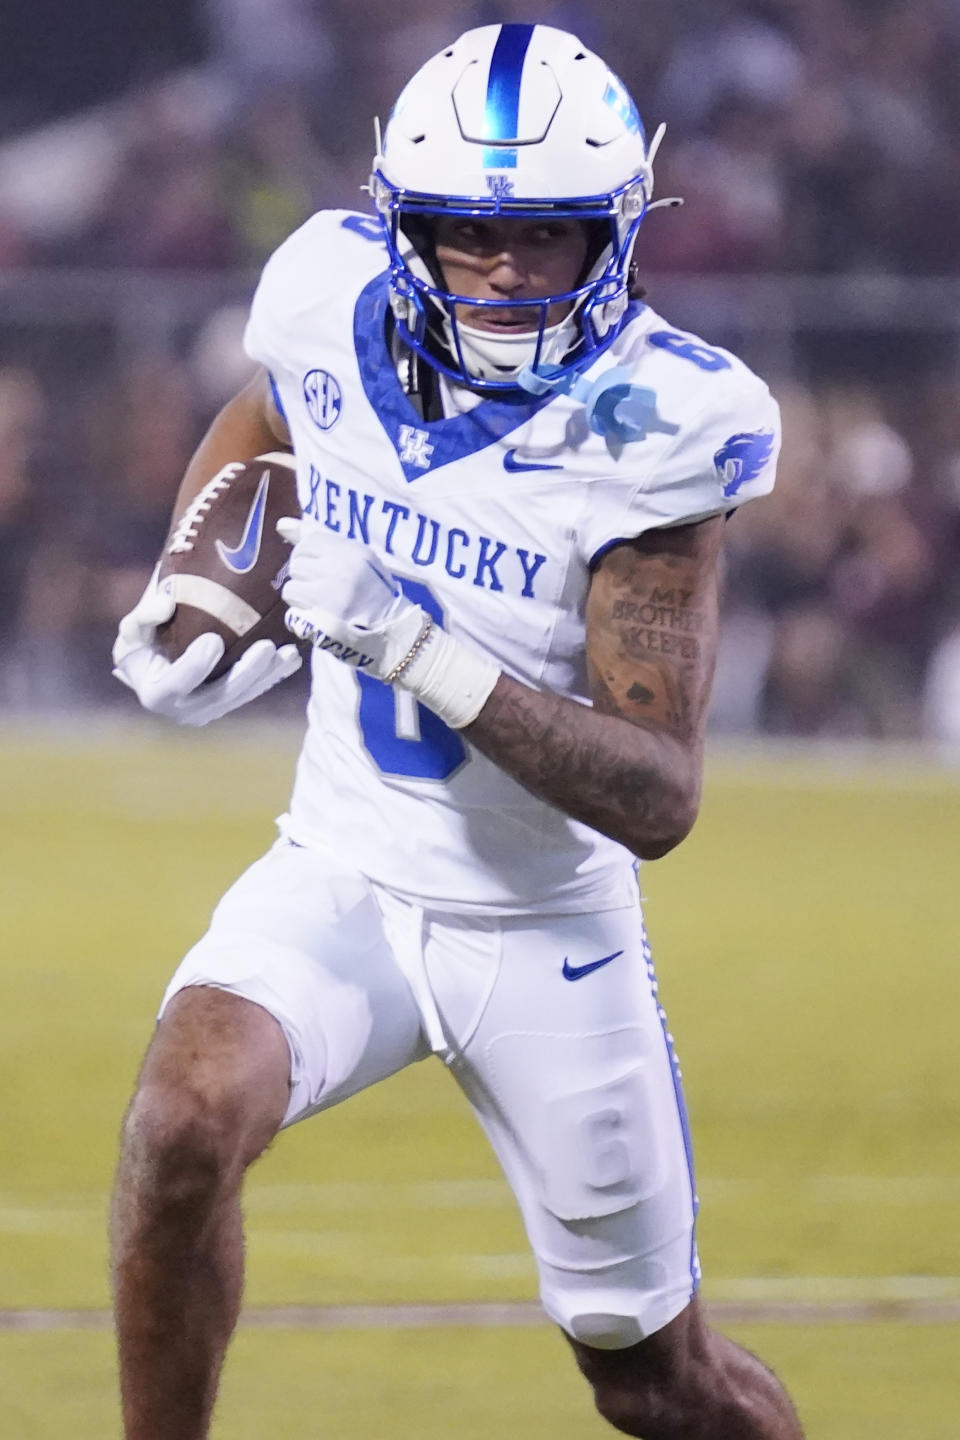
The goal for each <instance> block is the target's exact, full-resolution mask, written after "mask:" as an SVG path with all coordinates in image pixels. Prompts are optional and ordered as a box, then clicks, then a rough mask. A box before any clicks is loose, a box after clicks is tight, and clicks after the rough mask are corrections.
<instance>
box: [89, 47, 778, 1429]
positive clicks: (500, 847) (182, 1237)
mask: <svg viewBox="0 0 960 1440" xmlns="http://www.w3.org/2000/svg"><path fill="white" fill-rule="evenodd" d="M660 134H661V132H658V133H657V134H656V135H654V136H653V137H652V138H651V139H649V140H648V138H647V135H646V132H645V130H644V127H643V124H642V123H641V120H640V117H639V115H638V113H637V110H636V108H635V106H634V103H633V101H632V100H631V98H630V96H629V95H628V94H627V92H626V91H625V89H624V88H623V86H622V84H621V83H620V81H619V80H618V79H617V78H616V76H615V75H613V74H612V73H611V72H610V71H609V70H608V69H607V67H606V65H605V64H604V63H603V62H602V61H601V60H600V59H598V58H597V57H596V56H595V55H593V54H591V53H590V52H588V51H587V50H586V49H584V47H583V46H582V45H581V44H580V42H579V41H578V40H577V39H576V38H575V37H574V36H572V35H568V34H566V33H563V32H561V31H559V30H555V29H551V28H549V27H546V26H540V25H519V24H517V25H504V26H488V27H484V28H481V29H478V30H473V31H470V32H469V33H467V34H466V35H464V36H462V37H461V38H460V39H459V40H457V41H456V42H455V43H454V44H452V45H451V46H450V47H449V48H448V49H447V50H445V51H444V52H443V53H442V54H440V55H437V56H436V57H435V58H434V59H432V60H431V61H430V62H429V63H428V64H427V65H425V66H424V67H423V69H422V70H420V71H419V72H418V73H417V74H416V75H415V76H414V77H413V79H412V80H411V81H410V83H409V85H408V86H407V88H406V89H405V90H404V92H403V94H402V95H401V97H400V99H399V101H398V102H397V105H396V107H395V109H394V111H393V113H392V115H391V117H390V120H389V123H388V124H387V126H386V129H385V132H384V134H383V138H382V143H379V140H378V153H377V155H376V158H375V160H374V165H373V173H372V177H371V180H370V193H371V196H372V199H373V203H374V207H375V209H376V212H377V213H376V216H372V215H365V214H359V213H357V214H354V213H343V212H323V213H320V214H318V215H315V216H314V217H313V218H312V219H311V220H309V221H308V222H307V223H306V224H305V225H304V226H303V227H302V228H301V229H300V230H298V231H297V232H296V233H295V234H294V235H292V236H291V237H290V238H289V239H288V240H287V241H286V242H285V243H284V244H283V245H282V246H281V247H280V249H279V250H278V251H277V252H276V254H275V255H274V256H273V257H272V258H271V260H270V261H269V262H268V264H267V266H266V268H265V271H264V274H263V277H262V280H261V283H260V285H259V288H258V290H257V292H256V295H255V297H254V300H253V305H252V310H251V314H250V320H249V325H248V328H247V334H246V345H247V349H248V351H249V353H250V354H251V356H252V357H253V358H254V359H256V360H257V361H259V362H260V364H261V366H262V370H261V372H260V374H259V375H258V377H257V378H256V379H255V380H254V381H253V382H252V383H251V384H250V385H249V386H247V388H246V389H245V390H244V391H243V392H242V393H241V394H240V395H238V396H237V397H236V398H235V399H234V400H233V401H231V402H230V403H229V404H228V405H227V406H226V407H225V409H224V410H223V411H222V412H221V414H220V415H219V416H218V417H217V419H216V420H215V421H214V423H213V425H212V427H211V429H210V431H209V432H208V434H207V436H206V438H205V439H204V441H203V442H202V444H201V446H200V448H199V450H198V452H197V454H196V456H195V457H194V459H193V460H192V462H191V464H190V467H189V469H188V471H187V474H186V477H185V480H184V485H183V488H182V491H181V495H180V499H179V502H178V504H179V506H180V507H182V506H183V505H184V504H185V503H186V502H187V501H188V500H189V499H190V497H191V496H192V495H193V494H195V493H196V492H197V490H198V489H199V488H200V487H201V486H202V485H203V484H204V482H205V481H206V480H207V479H208V478H209V476H210V475H212V474H213V473H214V472H216V471H217V470H218V469H219V468H220V467H221V466H222V465H224V464H225V463H227V462H229V461H233V460H238V459H239V460H242V459H246V458H250V457H253V456H256V455H258V454H261V453H262V452H264V451H275V450H276V449H277V448H278V446H286V447H290V448H292V451H293V454H294V456H295V461H296V468H297V476H298V486H299V495H300V502H301V508H302V515H301V516H299V517H291V519H290V520H289V521H286V522H281V525H282V526H283V532H284V534H285V535H286V537H287V538H288V539H289V540H290V541H292V542H295V543H294V548H293V551H292V556H291V564H290V579H289V581H288V583H287V585H286V587H285V590H284V597H285V600H286V601H287V603H288V605H289V611H288V617H287V623H288V626H289V628H290V630H291V631H292V632H293V633H294V634H295V635H296V636H298V637H299V638H300V639H301V640H307V641H310V642H312V643H313V647H314V649H313V661H312V664H313V685H312V692H311V698H310V702H309V711H308V727H307V734H306V739H305V742H304V746H303V750H302V753H301V757H300V761H299V766H298V770H297V777H296V783H295V787H294V793H293V797H292V800H291V803H290V808H289V812H288V813H287V814H286V815H284V816H283V817H282V818H281V820H280V822H279V829H280V838H279V839H278V841H277V843H276V844H275V845H274V847H273V848H272V849H271V850H270V851H269V852H268V853H267V855H266V856H265V857H264V858H263V859H261V860H259V861H258V862H257V863H256V864H255V865H254V866H253V867H252V868H251V869H250V870H249V871H248V872H247V873H246V874H245V875H243V876H241V878H240V879H239V880H238V881H237V882H236V884H235V885H234V886H233V888H232V889H231V890H229V891H228V893H227V894H226V896H225V897H224V898H223V900H222V901H221V902H220V904H219V905H218V907H217V909H216V911H215V913H214V916H213V919H212V922H211V925H210V929H209V931H208V932H207V934H206V935H205V936H204V937H203V938H202V939H201V940H200V941H199V943H198V944H197V945H196V946H195V947H194V948H193V949H192V950H191V951H190V953H189V954H188V955H187V957H186V959H185V960H184V961H183V963H182V964H181V966H180V968H179V969H178V970H177V972H176V974H175V975H174V978H173V980H172V982H171V984H170V986H169V988H168V990H167V993H166V995H165V997H164V999H163V1004H162V1008H161V1018H160V1022H159V1026H158V1028H157V1031H156V1035H155V1038H154V1040H153V1042H152V1044H151V1046H150V1049H149V1052H148V1054H147V1057H146V1060H145V1062H144V1066H143V1070H142V1073H141V1076H140V1080H139V1083H138V1087H137V1091H136V1095H135V1097H134V1099H133V1102H132V1104H131V1107H130V1111H129V1114H128V1118H127V1121H126V1124H125V1127H124V1138H123V1149H122V1157H121V1162H120V1169H119V1175H118V1180H117V1188H116V1200H115V1208H114V1227H113V1241H114V1264H115V1283H116V1311H117V1320H118V1327H119V1337H120V1362H121V1374H122V1391H123V1407H124V1417H125V1425H126V1435H127V1437H128V1440H160V1437H164V1440H169V1437H173V1436H176V1437H178V1440H199V1437H201V1436H204V1435H206V1433H207V1426H208V1424H209V1419H210V1413H211V1409H212V1406H213V1401H214V1396H215V1391H216V1387H217V1380H218V1375H219V1371H220V1366H221V1362H222V1360H223V1355H224V1351H225V1348H226V1346H227V1343H228V1340H229V1337H230V1334H231V1332H232V1330H233V1327H234V1324H235V1322H236V1319H237V1313H238V1309H239V1304H240V1292H241V1278H242V1243H241V1222H240V1209H239V1194H240V1188H241V1183H242V1179H243V1175H244V1172H245V1170H246V1168H247V1167H248V1166H249V1165H250V1164H251V1163H252V1161H253V1160H255V1159H256V1157H257V1156H258V1155H259V1154H261V1153H262V1151H263V1150H264V1148H265V1147H266V1145H267V1144H268V1143H269V1142H270V1141H271V1139H272V1138H273V1137H274V1135H275V1134H276V1133H277V1131H278V1130H279V1129H281V1128H282V1127H284V1126H288V1125H292V1124H294V1123H296V1122H297V1121H300V1120H303V1119H305V1118H306V1117H308V1116H310V1115H313V1114H315V1113H316V1112H318V1111H321V1110H324V1109H327V1108H328V1107H330V1106H332V1105H335V1104H337V1103H338V1102H339V1101H341V1100H343V1099H345V1098H346V1097H347V1096H349V1095H352V1094H354V1093H356V1092H357V1091H359V1090H361V1089H363V1088H364V1087H365V1086H368V1085H371V1084H373V1083H375V1082H376V1081H377V1080H379V1079H381V1078H383V1077H385V1076H387V1075H390V1074H392V1073H394V1072H395V1071H397V1070H399V1069H400V1068H401V1067H403V1066H406V1065H409V1064H411V1063H412V1062H413V1061H416V1060H419V1059H421V1058H424V1057H425V1056H427V1055H428V1054H430V1053H431V1052H433V1053H435V1054H436V1055H438V1056H439V1057H441V1059H442V1061H443V1063H444V1064H445V1065H446V1066H447V1067H448V1068H449V1070H450V1071H451V1074H452V1075H453V1077H454V1079H455V1080H456V1082H457V1083H458V1084H459V1085H460V1086H461V1087H462V1089H463V1091H464V1093H465V1094H466V1096H467V1097H468V1099H469V1101H470V1103H471V1105H472V1106H473V1108H474V1110H475V1112H476V1114H477V1117H478V1119H479V1121H480V1123H481V1125H482V1126H483V1127H484V1129H485V1131H486V1133H487V1135H488V1137H489V1139H490V1143H491V1144H492V1146H493V1147H494V1149H495V1151H496V1153H497V1155H498V1157H499V1160H500V1162H501V1164H502V1166H503V1169H504V1172H505V1174H506V1176H507V1178H508V1180H509V1182H510V1184H511V1186H512V1188H513V1191H514V1193H515V1195H516V1198H517V1201H518V1203H519V1205H520V1207H521V1210H522V1212H523V1217H524V1221H525V1224H526V1228H527V1233H528V1235H529V1239H530V1244H531V1246H532V1248H533V1251H534V1253H535V1256H536V1260H537V1265H538V1270H539V1277H540V1290H541V1296H542V1300H543V1304H544V1307H545V1309H546V1311H547V1313H548V1315H549V1316H550V1317H551V1318H552V1319H553V1320H554V1321H555V1322H556V1323H557V1324H558V1325H559V1326H560V1327H561V1328H562V1330H563V1332H564V1333H565V1335H566V1336H567V1338H568V1339H569V1341H570V1344H571V1346H572V1349H573V1352H574V1355H575V1358H576V1361H577V1363H578V1365H579V1366H580V1368H581V1370H582V1371H583V1373H584V1375H585V1376H586V1378H587V1380H588V1381H589V1383H590V1384H591V1386H592V1387H593V1392H594V1395H595V1399H596V1404H597V1406H598V1408H599V1410H600V1413H601V1414H602V1415H604V1416H605V1417H606V1418H607V1420H608V1421H609V1422H610V1423H611V1424H612V1425H613V1426H614V1427H616V1428H617V1429H619V1430H621V1431H622V1432H624V1433H625V1434H628V1435H635V1436H646V1437H647V1440H680V1437H685V1440H692V1437H697V1440H734V1437H736V1440H797V1437H799V1436H800V1435H801V1430H800V1426H799V1422H798V1420H797V1418H796V1414H795V1411H794V1409H793V1407H792V1405H791V1403H790V1401H789V1399H788V1398H787V1396H786V1394H785V1392H784V1390H783V1389H782V1387H781V1386H780V1384H779V1382H778V1381H777V1380H776V1379H775V1378H774V1377H773V1375H771V1373H770V1372H769V1371H768V1370H767V1369H766V1368H765V1367H764V1366H763V1365H762V1364H761V1363H760V1362H759V1361H758V1360H757V1359H755V1358H754V1357H753V1356H751V1355H750V1354H748V1353H747V1352H746V1351H744V1350H742V1349H740V1348H738V1347H737V1346H736V1345H734V1344H733V1343H732V1342H731V1341H729V1340H727V1339H725V1338H723V1337H722V1336H720V1335H718V1334H716V1333H715V1332H713V1331H712V1330H711V1329H709V1328H708V1326H707V1323H706V1321H705V1318H704V1314H703V1310H702V1308H701V1304H700V1301H699V1299H698V1294H697V1292H698V1286H699V1279H700V1269H699V1262H698V1259H697V1249H696V1242H695V1238H694V1222H695V1215H696V1209H697V1201H696V1194H695V1190H694V1182H693V1173H692V1168H691V1160H690V1146H689V1138H688V1130H687V1122H686V1118H685V1114H684V1106H683V1098H682V1093H681V1086H680V1075H679V1070H678V1067H677V1061H676V1058H675V1055H674V1053H673V1049H672V1043H671V1037H670V1036H669V1034H668V1033H667V1030H666V1023H665V1016H664V1014H663V1011H662V1009H661V1008H660V1006H659V1004H658V1000H657V987H656V981H655V978H654V973H653V966H652V961H651V956H650V950H649V946H648V943H647V939H646V935H645V932H644V926H643V918H642V914H641V909H640V903H639V896H638V889H637V882H636V864H637V860H638V858H639V859H655V858H657V857H658V856H662V855H664V854H666V853H667V852H668V851H669V850H671V849H672V848H673V847H674V846H676V845H677V844H679V842H680V841H681V840H682V839H683V838H684V836H685V835H686V834H687V832H688V831H689V829H690V827H691V825H692V824H693V822H694V818H695V816H696V812H697V806H698V798H699V793H700V777H701V762H702V752H703V740H704V726H705V712H706V706H707V697H708V693H709V689H710V682H711V675H712V671H713V667H714V658H715V653H716V645H717V592H718V573H717V567H718V557H719V555H720V550H721V543H722V538H723V530H724V520H725V517H726V516H727V515H729V513H730V512H731V511H732V510H734V509H736V508H737V507H738V506H739V505H741V504H742V503H743V502H744V501H746V500H748V499H750V498H752V497H754V496H758V495H762V494H764V493H765V492H766V491H768V490H769V489H770V487H771V485H772V483H773V472H774V465H775V460H776V453H777V448H778V437H779V430H778V416H777V408H776V405H775V404H774V402H773V400H772V399H771V398H770V395H769V392H768V390H767V388H766V386H765V385H764V384H763V383H762V382H761V381H760V380H758V379H757V378H756V377H755V376H754V375H753V374H751V373H750V371H749V370H748V369H747V368H746V367H745V366H744V365H743V364H742V363H741V362H740V361H739V360H737V359H736V358H735V357H734V356H733V355H731V354H729V353H728V352H727V351H725V350H721V349H716V348H714V347H712V346H709V345H706V344H704V342H703V341H702V340H700V339H698V338H697V337H696V336H693V335H690V334H687V333H685V332H683V331H679V330H676V329H674V328H672V327H671V326H670V325H669V324H667V323H666V322H665V321H664V320H663V319H661V317H660V316H659V315H657V314H656V313H655V312H654V311H653V310H652V309H650V308H649V307H648V306H646V305H645V304H643V303H641V302H640V301H639V300H637V299H635V298H632V294H631V288H632V286H633V277H632V276H631V261H632V256H633V250H634V241H635V239H636V234H637V230H638V227H639V225H640V224H641V222H642V220H643V218H644V216H645V215H646V213H647V211H649V210H650V209H651V208H653V206H654V205H655V204H657V203H669V202H662V201H661V202H656V201H654V199H653V159H654V154H655V151H656V148H657V145H658V143H659V140H660ZM170 604H171V602H170V601H169V600H168V599H167V598H166V597H164V596H163V595H162V594H161V593H160V591H159V590H158V587H157V586H156V584H155V583H154V584H152V585H151V586H150V587H149V588H148V591H147V593H146V595H145V597H144V599H143V600H142V601H141V603H140V605H139V606H138V607H137V609H136V610H135V611H134V612H133V613H132V614H131V615H130V616H128V617H127V619H126V620H125V621H124V622H123V625H122V626H121V635H120V638H119V640H118V643H117V648H116V653H115V664H116V667H117V672H118V674H119V676H120V678H121V679H122V680H124V681H126V683H128V684H130V685H131V686H132V687H133V688H134V689H135V690H136V691H137V693H138V695H139V696H140V699H141V700H142V702H143V703H144V704H145V705H146V706H147V707H148V708H150V709H153V710H155V711H158V712H160V713H166V714H170V715H172V716H173V717H174V718H175V719H177V720H180V721H183V722H186V723H191V722H195V723H203V722H205V721H206V720H209V719H211V718H214V717H215V716H216V715H217V714H219V713H224V712H225V711H227V710H229V709H232V708H234V707H235V706H237V705H239V704H242V703H244V702H245V701H246V700H249V699H250V698H252V697H253V695H255V694H258V693H260V692H261V691H263V690H265V689H267V688H268V687H269V686H270V685H271V684H273V683H275V682H276V681H277V680H278V679H281V678H282V677H283V676H284V675H286V674H288V673H289V672H290V671H291V669H293V668H295V667H296V665H297V664H298V663H299V660H298V654H297V651H296V649H295V648H294V647H293V646H292V645H291V646H281V647H280V648H279V649H278V648H276V647H275V646H274V645H273V644H272V642H270V641H266V640H265V641H261V642H259V643H258V644H257V645H255V646H253V647H251V649H249V650H248V651H247V653H246V654H245V655H244V656H243V657H242V659H241V660H240V661H239V662H238V663H237V664H236V665H235V666H234V668H233V670H232V671H231V672H230V673H229V674H228V675H227V676H226V677H224V678H223V679H221V680H218V681H216V682H214V683H213V684H211V685H207V686H204V685H203V684H202V681H203V679H204V677H205V676H206V675H207V674H208V673H209V671H210V670H211V669H212V668H213V666H214V665H215V664H216V661H217V659H218V658H219V655H220V653H221V650H222V643H223V642H222V641H220V640H219V639H216V638H215V637H213V636H202V637H200V639H198V640H196V641H195V642H194V643H193V645H192V646H191V647H189V648H188V650H187V651H186V652H185V654H184V655H183V656H182V657H181V658H180V659H179V660H177V661H175V662H174V663H173V664H170V663H169V662H168V661H167V660H166V659H165V658H163V657H162V656H161V655H160V654H159V652H158V651H157V649H156V648H155V646H154V632H155V627H156V625H157V624H158V623H159V621H161V620H162V619H164V618H166V617H167V616H168V615H169V613H170Z"/></svg>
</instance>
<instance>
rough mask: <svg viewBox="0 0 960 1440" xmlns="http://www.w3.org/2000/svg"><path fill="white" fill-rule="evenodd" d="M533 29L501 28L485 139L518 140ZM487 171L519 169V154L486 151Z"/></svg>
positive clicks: (489, 89)
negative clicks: (524, 72)
mask: <svg viewBox="0 0 960 1440" xmlns="http://www.w3.org/2000/svg"><path fill="white" fill-rule="evenodd" d="M534 29H535V27H534V26H533V25H501V26H500V34H499V36H498V38H497V43H496V45H495V46H494V49H493V55H492V57H491V60H490V78H489V80H488V81H487V104H486V110H485V111H484V116H483V138H484V140H494V141H499V142H501V143H504V142H507V141H510V140H516V138H517V130H518V128H519V124H520V81H521V80H522V79H523V62H524V60H525V59H526V58H527V51H528V50H529V48H530V41H531V40H532V39H533V32H534ZM483 163H484V167H485V168H491V167H492V168H494V169H503V170H513V169H516V164H517V152H516V150H499V149H494V148H493V147H492V146H491V147H490V148H489V149H487V150H484V152H483Z"/></svg>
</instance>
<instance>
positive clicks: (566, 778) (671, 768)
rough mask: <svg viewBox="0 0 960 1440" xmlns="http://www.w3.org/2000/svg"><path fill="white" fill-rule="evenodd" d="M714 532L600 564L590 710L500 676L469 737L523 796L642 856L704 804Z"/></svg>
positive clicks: (715, 524) (623, 549)
mask: <svg viewBox="0 0 960 1440" xmlns="http://www.w3.org/2000/svg"><path fill="white" fill-rule="evenodd" d="M722 525H723V522H722V520H720V519H716V520H712V521H705V522H701V523H700V524H699V525H689V526H682V527H678V528H677V529H676V530H672V531H663V532H654V533H653V534H652V535H651V536H646V537H642V538H641V539H640V540H638V541H633V542H629V543H624V544H623V545H618V546H616V547H615V548H614V549H613V550H611V551H610V552H609V553H608V555H607V556H606V557H605V558H604V560H603V561H602V562H601V565H600V567H598V570H597V573H596V575H595V577H594V581H593V585H592V587H591V592H590V597H589V601H588V605H587V661H588V670H589V674H590V685H591V691H592V694H593V700H594V708H593V709H592V710H591V709H589V708H588V707H586V706H584V705H580V704H578V703H576V702H575V701H572V700H566V699H563V698H562V697H560V696H558V695H552V694H549V693H546V692H538V691H534V690H531V689H529V688H528V687H527V686H525V685H522V684H520V683H519V682H518V681H515V680H511V679H509V678H507V677H506V676H501V678H500V680H499V681H498V682H497V685H496V687H495V689H494V691H493V694H492V695H491V697H490V699H489V700H488V702H487V704H486V705H485V706H484V708H483V710H482V711H481V713H480V715H479V716H478V718H477V719H476V720H475V721H474V722H473V724H472V725H471V726H469V727H468V728H467V730H466V731H465V732H464V733H465V734H466V736H467V738H468V739H469V740H470V741H471V743H472V744H474V745H476V746H477V748H478V749H480V750H482V751H483V752H484V754H486V755H489V757H490V758H491V759H492V760H494V761H495V762H496V763H497V764H498V765H499V766H500V767H501V768H502V769H504V770H506V771H507V772H508V773H509V774H511V775H512V776H513V777H514V779H516V780H518V781H519V782H520V784H522V785H524V786H526V788H527V789H528V790H532V791H533V792H534V794H536V795H539V796H541V798H543V799H544V800H547V801H549V802H550V803H551V804H553V805H555V806H556V807H557V808H558V809H560V810H562V811H564V812H565V813H566V814H567V815H571V816H572V817H573V818H574V819H577V820H582V821H584V822H585V823H586V824H588V825H590V826H592V827H593V828H594V829H596V830H599V831H601V832H602V833H603V834H606V835H610V836H611V837H612V838H613V839H615V840H619V841H620V842H621V843H622V844H624V845H626V846H627V847H628V848H630V849H632V850H633V851H634V853H636V854H639V855H643V856H646V857H647V858H655V857H656V856H657V855H660V854H665V853H666V851H667V850H669V849H670V848H672V846H673V845H675V844H676V843H677V842H678V840H679V839H682V838H683V835H684V834H686V832H687V830H688V829H689V828H690V826H691V825H692V823H693V818H694V816H695V813H696V806H697V803H698V800H699V787H700V764H701V756H702V746H703V730H704V724H705V712H706V702H707V697H708V694H709V687H710V680H711V678H712V672H713V661H714V652H715V643H716V616H717V583H716V560H717V553H718V551H719V544H720V536H721V533H722Z"/></svg>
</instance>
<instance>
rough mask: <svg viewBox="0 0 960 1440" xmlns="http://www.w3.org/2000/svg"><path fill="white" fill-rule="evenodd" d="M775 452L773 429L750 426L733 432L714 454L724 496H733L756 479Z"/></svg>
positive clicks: (727, 497)
mask: <svg viewBox="0 0 960 1440" xmlns="http://www.w3.org/2000/svg"><path fill="white" fill-rule="evenodd" d="M772 454H773V431H772V430H746V431H744V432H742V433H741V434H740V435H731V436H730V439H729V440H728V441H727V443H726V445H724V446H723V447H722V449H720V450H718V451H717V453H716V455H714V457H713V463H714V465H715V466H716V467H717V479H718V480H719V481H720V483H721V485H722V486H723V494H724V498H725V499H727V500H729V499H730V497H731V495H736V493H737V491H738V490H740V489H742V488H743V486H744V485H749V484H750V481H751V480H756V478H757V476H758V475H759V474H760V472H761V470H763V468H764V466H765V465H766V464H767V461H768V460H769V459H770V456H771V455H772Z"/></svg>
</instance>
